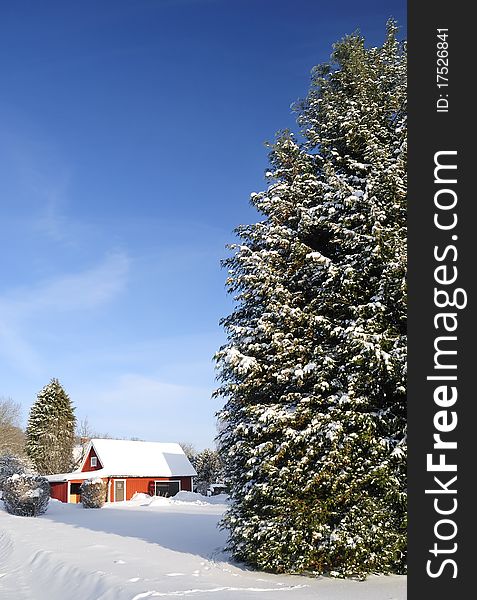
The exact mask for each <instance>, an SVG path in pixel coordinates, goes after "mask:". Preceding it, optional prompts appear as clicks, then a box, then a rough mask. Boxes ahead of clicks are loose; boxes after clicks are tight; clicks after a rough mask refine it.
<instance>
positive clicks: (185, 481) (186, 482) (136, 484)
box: [110, 477, 192, 502]
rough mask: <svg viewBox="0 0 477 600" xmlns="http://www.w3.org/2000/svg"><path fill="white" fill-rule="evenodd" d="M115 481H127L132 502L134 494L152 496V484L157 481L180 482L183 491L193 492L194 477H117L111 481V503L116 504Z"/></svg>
mask: <svg viewBox="0 0 477 600" xmlns="http://www.w3.org/2000/svg"><path fill="white" fill-rule="evenodd" d="M114 479H125V480H126V500H131V498H132V497H133V496H134V494H136V493H138V494H150V493H151V487H150V486H151V484H152V485H154V482H155V481H180V482H181V490H182V491H184V490H185V491H188V492H191V491H192V477H116V478H112V479H111V487H110V501H111V502H115V498H114Z"/></svg>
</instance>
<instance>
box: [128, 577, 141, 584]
mask: <svg viewBox="0 0 477 600" xmlns="http://www.w3.org/2000/svg"><path fill="white" fill-rule="evenodd" d="M139 579H140V578H139V577H131V579H128V581H129V582H131V583H136V581H139Z"/></svg>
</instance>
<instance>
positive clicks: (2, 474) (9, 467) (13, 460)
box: [0, 454, 33, 492]
mask: <svg viewBox="0 0 477 600" xmlns="http://www.w3.org/2000/svg"><path fill="white" fill-rule="evenodd" d="M21 473H22V474H23V473H27V474H29V475H33V465H32V464H31V462H30V461H29V460H28V459H27V458H22V457H20V456H15V455H14V454H4V455H3V456H0V492H1V491H2V490H3V484H4V482H5V481H6V480H7V479H8V478H9V477H11V476H12V475H15V474H21Z"/></svg>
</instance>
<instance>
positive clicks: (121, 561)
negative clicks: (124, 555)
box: [114, 559, 126, 565]
mask: <svg viewBox="0 0 477 600" xmlns="http://www.w3.org/2000/svg"><path fill="white" fill-rule="evenodd" d="M114 562H115V563H116V564H117V565H125V564H126V562H125V561H124V560H121V559H119V560H115V561H114Z"/></svg>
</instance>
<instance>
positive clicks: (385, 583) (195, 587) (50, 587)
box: [0, 492, 406, 600]
mask: <svg viewBox="0 0 477 600" xmlns="http://www.w3.org/2000/svg"><path fill="white" fill-rule="evenodd" d="M224 509H225V504H224V497H223V496H222V497H213V498H204V497H203V496H199V495H198V494H192V493H190V492H181V493H180V494H179V495H178V496H176V497H175V498H174V499H165V498H154V499H151V498H149V497H148V496H144V495H140V496H138V497H137V498H136V499H135V500H131V501H130V502H121V503H116V504H110V505H106V506H105V507H104V508H102V509H99V510H98V509H84V508H83V507H82V506H81V505H71V504H70V505H68V504H61V503H60V502H57V501H52V502H51V503H50V506H49V509H48V512H47V513H46V514H45V515H43V516H41V517H37V518H31V517H15V516H12V515H9V514H8V513H6V512H5V511H4V510H3V503H2V502H1V501H0V598H1V599H2V600H140V599H141V598H151V599H152V598H197V599H198V600H234V599H235V600H248V599H260V600H266V599H270V600H274V599H275V598H278V600H308V599H314V600H338V599H339V600H403V599H404V598H406V579H405V578H404V577H398V576H394V577H370V578H369V579H367V580H366V581H365V582H358V581H351V580H336V579H329V578H325V577H320V578H316V579H313V578H309V577H300V576H281V575H270V574H267V573H261V572H256V571H250V570H247V569H246V568H244V567H243V566H240V565H237V564H233V563H232V562H231V560H230V557H229V556H228V555H227V554H226V553H224V552H223V550H222V547H223V545H224V542H225V533H224V532H221V531H219V530H218V529H217V527H216V525H217V522H218V520H219V519H220V516H221V514H222V513H223V511H224Z"/></svg>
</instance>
